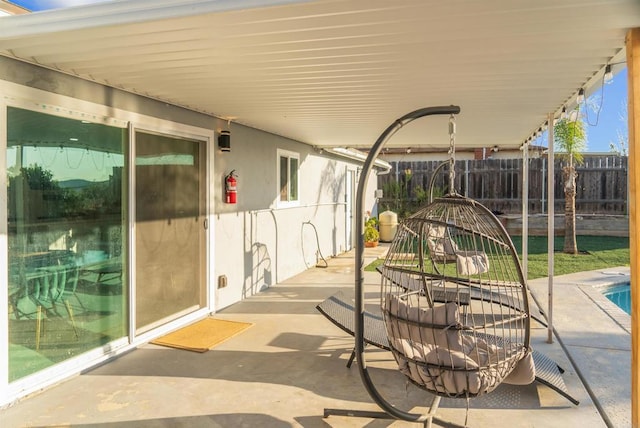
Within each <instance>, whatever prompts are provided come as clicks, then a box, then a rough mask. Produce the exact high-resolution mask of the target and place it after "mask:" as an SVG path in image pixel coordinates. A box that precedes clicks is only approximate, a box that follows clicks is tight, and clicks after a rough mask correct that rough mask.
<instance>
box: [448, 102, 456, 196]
mask: <svg viewBox="0 0 640 428" xmlns="http://www.w3.org/2000/svg"><path fill="white" fill-rule="evenodd" d="M455 166H456V118H455V116H454V115H453V114H452V115H451V116H450V117H449V194H450V195H454V194H455V193H456V190H455V187H454V183H455V180H456V171H455Z"/></svg>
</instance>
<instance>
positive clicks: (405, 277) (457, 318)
mask: <svg viewBox="0 0 640 428" xmlns="http://www.w3.org/2000/svg"><path fill="white" fill-rule="evenodd" d="M459 110H460V109H459V107H456V106H449V107H430V108H426V109H421V110H416V111H414V112H412V113H409V114H407V115H405V116H403V117H402V118H400V119H398V120H396V121H395V122H394V124H392V125H391V126H390V127H389V128H387V130H386V131H385V132H384V133H383V134H382V135H381V136H380V138H379V139H378V141H377V142H376V144H375V145H374V146H373V148H372V150H371V151H370V152H369V156H368V158H367V161H365V166H364V168H363V174H362V177H366V176H367V175H368V172H369V171H370V168H371V164H372V162H373V160H374V159H375V157H377V155H378V153H379V152H380V151H381V148H382V145H383V144H384V142H385V141H386V140H387V139H388V138H389V136H390V135H392V134H393V133H394V132H395V131H397V130H398V129H399V128H400V127H401V126H404V125H405V124H407V123H409V122H410V121H412V120H414V119H417V118H420V117H423V116H427V115H432V114H449V115H450V121H449V134H450V147H449V157H450V159H449V193H448V194H447V195H446V196H444V197H441V198H438V199H436V200H434V201H432V202H430V203H429V204H428V205H427V206H425V207H424V208H422V209H421V210H419V211H418V212H417V213H415V214H413V215H412V216H410V217H408V218H407V219H406V220H404V221H403V222H401V224H400V225H399V226H398V230H397V232H396V235H395V237H394V239H393V241H392V243H391V245H390V247H389V251H388V253H387V256H386V258H385V260H384V263H383V265H382V267H381V268H380V271H381V273H382V280H381V288H380V290H381V292H380V307H381V309H382V313H383V316H384V322H385V327H386V333H387V336H388V339H389V344H390V348H391V350H392V353H393V355H394V357H395V360H396V361H397V363H398V368H399V370H400V371H401V372H402V373H403V374H404V375H405V376H406V377H407V379H408V380H409V381H410V382H412V383H413V384H415V385H417V386H418V387H420V388H422V389H424V390H426V391H428V392H430V393H433V394H434V395H435V396H436V399H435V400H434V402H433V403H432V405H431V408H432V411H431V412H430V413H429V414H426V415H420V414H414V413H408V412H405V411H403V410H400V409H398V407H397V406H395V405H392V404H391V403H388V402H387V401H386V400H385V399H384V398H383V397H382V396H381V395H380V394H379V393H378V391H377V389H376V387H375V385H374V384H373V382H372V381H371V379H370V377H369V374H368V370H367V366H366V359H365V355H364V345H363V343H364V342H363V332H362V329H363V328H364V324H363V319H362V312H363V305H364V302H363V290H362V283H363V274H362V269H360V270H359V271H358V272H356V293H355V294H356V302H355V303H356V319H355V321H356V353H357V358H358V360H359V362H360V364H359V368H360V373H361V377H362V379H363V382H364V384H365V387H366V388H367V390H368V392H369V394H370V395H371V397H372V398H373V399H374V400H375V401H376V403H377V404H378V405H379V406H380V407H381V408H382V409H383V410H384V411H385V412H386V413H387V414H389V415H391V416H393V417H395V418H398V419H404V420H407V421H429V422H430V420H431V418H432V417H433V408H434V406H435V407H437V405H438V403H439V399H440V397H450V398H467V399H468V398H470V397H476V396H480V395H483V394H486V393H489V392H491V391H493V390H494V389H495V388H496V387H498V386H499V385H500V384H501V383H502V382H508V383H514V384H528V383H531V382H533V380H534V379H535V369H534V367H533V360H532V357H531V350H530V348H529V340H530V317H529V301H528V292H527V285H526V281H525V279H524V275H523V273H522V268H521V265H520V261H519V259H518V256H517V253H516V250H515V247H514V245H513V243H512V241H511V239H510V237H509V235H508V234H507V232H506V230H505V229H504V227H503V226H502V224H501V223H500V221H499V220H498V219H497V218H496V217H495V216H494V215H493V214H492V213H491V212H490V211H489V210H488V209H487V208H485V207H484V206H483V205H481V204H480V203H478V202H476V201H474V200H471V199H468V198H466V197H463V196H461V195H458V194H457V193H456V192H455V190H454V183H455V172H454V168H453V167H454V165H455V120H454V114H457V113H458V112H459ZM364 186H366V180H361V182H360V183H359V187H358V195H359V196H358V199H357V206H356V213H357V215H358V218H362V212H363V211H362V209H363V200H362V199H363V198H362V197H361V195H362V193H361V192H363V191H364V188H365V187H364ZM356 232H357V233H358V235H359V236H362V225H360V224H358V225H357V227H356ZM363 255H364V254H363V249H362V243H360V242H359V243H358V246H357V247H356V260H360V262H361V263H360V264H361V265H362V262H363Z"/></svg>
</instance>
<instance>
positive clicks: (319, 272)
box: [0, 246, 630, 428]
mask: <svg viewBox="0 0 640 428" xmlns="http://www.w3.org/2000/svg"><path fill="white" fill-rule="evenodd" d="M384 250H385V247H384V246H381V247H378V248H376V249H367V252H366V257H367V259H368V261H370V260H373V259H374V258H375V257H376V256H377V255H378V254H380V253H381V252H383V251H384ZM627 272H628V270H627ZM623 273H624V270H622V271H620V269H617V270H615V271H614V270H611V272H605V273H602V275H601V276H602V277H603V280H604V279H608V280H609V281H610V282H611V278H615V279H618V278H619V277H620V276H621V275H619V274H623ZM596 276H597V275H596ZM590 278H592V276H587V275H585V276H584V277H577V278H576V280H577V281H578V282H576V281H574V280H573V279H572V278H569V277H567V278H565V277H559V282H562V283H563V284H565V285H566V284H569V285H566V286H564V287H562V286H560V284H557V286H556V289H559V290H562V291H558V292H557V294H556V297H555V298H554V300H555V301H556V302H557V303H556V309H554V317H555V319H556V322H555V324H554V325H555V327H556V330H557V332H558V335H559V337H560V338H561V339H562V341H563V343H564V348H566V349H567V352H565V350H564V348H563V346H561V344H560V342H559V341H558V340H557V339H556V340H554V343H553V344H548V343H546V338H547V329H546V328H544V327H542V326H540V325H539V324H536V323H534V328H533V332H532V345H533V346H534V347H535V349H537V350H538V351H541V352H543V353H545V354H547V355H548V356H549V357H551V358H553V359H554V360H555V361H556V362H557V363H558V364H560V365H561V366H562V367H563V368H564V369H565V370H566V372H565V373H564V374H563V378H564V380H565V383H566V385H567V388H568V390H569V392H570V393H571V394H572V395H573V396H574V397H575V398H577V399H578V400H580V405H579V406H574V405H572V404H571V403H570V402H569V401H568V400H567V399H565V398H564V397H562V396H560V395H559V394H557V393H555V392H554V391H552V390H551V389H549V388H547V387H546V386H543V385H540V384H537V383H535V384H532V385H528V386H524V387H523V386H520V387H514V386H509V385H502V386H500V387H499V388H498V389H497V390H496V391H494V392H493V393H491V394H488V395H486V396H484V397H481V398H478V399H475V400H471V402H470V410H469V415H468V425H469V426H472V427H562V428H567V427H581V428H587V427H589V428H593V427H605V426H615V427H623V426H630V423H628V421H629V420H630V410H629V409H630V398H629V397H630V395H629V394H630V393H629V391H630V386H627V385H626V383H628V382H629V378H630V375H629V361H630V357H629V354H630V352H629V348H630V344H629V343H630V337H629V334H628V333H626V339H625V335H624V333H622V332H621V331H624V329H621V328H620V323H619V322H617V321H615V319H614V318H615V317H613V318H612V317H611V316H610V315H606V316H601V314H600V313H598V315H597V316H596V317H592V316H589V317H588V318H589V319H590V320H591V321H590V322H589V323H588V324H585V323H583V322H580V321H578V320H576V319H575V316H576V314H575V313H574V312H579V313H580V314H582V316H586V315H588V314H589V311H596V310H600V311H601V312H602V313H604V311H602V309H601V308H600V306H598V305H596V304H595V303H594V300H593V298H591V297H589V291H588V290H587V291H586V292H585V291H584V290H583V289H582V287H584V286H591V285H592V284H589V281H590V280H591V279H590ZM572 281H573V282H572ZM353 282H354V259H353V252H350V253H347V254H344V255H341V256H339V257H336V258H333V259H330V260H329V267H328V268H312V269H309V270H307V271H306V272H304V273H302V274H300V275H297V276H295V277H293V278H290V279H288V280H286V281H283V282H282V283H279V284H277V285H275V286H273V287H271V288H269V289H268V290H266V291H264V292H262V293H260V294H258V295H256V296H254V297H251V298H249V299H246V300H245V301H243V302H241V303H238V304H235V305H233V306H231V307H229V308H227V309H225V310H223V311H221V312H219V313H217V314H216V315H215V316H216V317H218V318H222V319H229V320H237V321H244V322H251V323H253V324H254V325H253V326H252V327H251V328H249V329H248V330H246V331H244V332H243V333H241V334H240V335H238V336H236V337H233V338H231V339H229V340H227V341H226V342H224V343H222V344H220V345H219V346H217V347H215V348H214V349H213V350H211V351H209V352H205V353H202V354H200V353H194V352H189V351H183V350H176V349H170V348H164V347H160V346H155V345H151V344H147V345H144V346H141V347H139V348H138V349H136V350H135V351H132V352H129V353H127V354H125V355H123V356H121V357H119V358H117V359H115V360H112V361H110V362H108V363H106V364H104V365H102V366H101V367H98V368H95V369H93V370H90V371H88V372H86V373H84V374H82V375H80V376H76V377H74V378H72V379H69V380H67V381H64V382H62V383H60V384H59V385H56V386H54V387H52V388H49V389H47V390H45V391H43V392H41V393H38V394H34V395H33V396H31V397H27V398H25V399H23V400H21V401H19V402H18V403H15V404H14V405H12V406H10V407H8V408H5V409H4V410H1V411H0V426H2V427H3V428H11V427H110V426H112V427H363V426H366V427H371V428H375V427H404V426H406V427H411V426H420V424H415V423H408V422H402V421H393V420H373V419H363V418H355V417H346V416H344V417H343V416H330V417H328V418H323V409H324V408H326V407H330V408H339V409H357V410H371V411H378V410H379V409H378V407H377V406H376V405H375V404H374V403H373V402H372V400H371V398H370V397H369V395H368V394H367V392H366V391H365V389H364V387H363V385H362V382H361V380H360V375H359V372H358V369H357V367H356V364H357V363H355V364H354V366H352V367H351V369H348V368H347V367H346V366H345V365H346V363H347V360H348V357H349V354H350V352H351V349H352V348H353V338H352V337H350V336H348V335H347V334H345V333H343V332H342V331H341V330H340V329H338V328H337V327H335V326H334V325H333V324H331V323H330V322H329V321H328V320H327V319H326V318H324V317H323V316H322V315H321V314H320V313H319V312H317V311H316V309H315V306H316V304H318V303H319V302H320V301H322V300H324V299H325V298H326V297H328V296H330V295H331V294H333V293H334V292H336V291H338V290H342V291H343V292H344V293H345V294H347V295H349V294H351V295H352V294H353V288H354V287H353ZM365 283H366V285H367V287H368V288H367V289H366V290H367V295H366V297H367V298H371V299H372V300H375V297H374V296H375V293H376V290H377V286H378V284H379V276H378V274H377V273H374V272H365ZM546 284H547V281H546V279H545V280H544V281H542V280H536V281H532V285H531V286H532V289H533V290H534V291H535V292H536V294H537V295H538V296H540V295H541V293H542V294H544V293H546V291H545V287H546ZM575 284H578V285H577V286H574V285H575ZM571 290H573V291H571ZM576 296H577V297H576ZM545 297H546V296H545ZM576 299H577V300H576ZM588 301H589V302H591V303H590V304H591V305H592V306H593V307H591V306H590V307H588V308H587V307H585V304H586V303H585V302H588ZM561 308H562V309H561ZM614 312H615V311H614ZM585 314H586V315H585ZM607 320H608V321H607ZM609 321H612V323H609ZM623 323H624V321H623ZM594 335H595V336H594ZM625 340H626V342H625ZM625 343H626V345H625ZM625 346H626V348H625ZM571 361H573V362H575V363H577V367H574V366H573V365H572V363H571ZM367 363H368V366H369V367H370V372H371V374H372V377H373V380H374V382H375V383H376V385H377V387H378V389H379V390H380V391H381V393H382V394H383V395H384V396H385V397H386V399H388V400H389V401H391V402H393V403H396V404H397V406H398V407H400V408H403V409H405V410H411V409H413V410H412V411H416V412H417V411H420V410H424V409H425V406H426V405H427V403H429V402H430V398H431V396H430V395H429V394H427V393H425V392H423V391H421V390H419V389H418V388H416V387H414V386H412V385H407V383H406V381H405V379H404V377H403V376H402V375H401V374H400V373H399V372H398V371H397V370H395V363H394V361H393V358H392V356H391V354H390V353H388V352H386V351H381V350H378V349H374V348H368V351H367ZM581 378H582V379H584V380H585V382H586V383H587V384H586V386H585V384H583V381H582V380H581ZM625 387H626V390H625ZM588 390H590V391H592V393H594V394H595V395H594V396H597V397H602V399H600V398H599V399H598V400H597V401H596V402H594V401H593V400H592V398H591V396H590V395H589V393H588ZM625 394H627V395H625ZM465 408H466V401H465V400H457V401H454V400H448V399H447V400H445V399H443V401H442V403H441V405H440V408H439V410H438V413H437V419H436V420H435V421H434V422H435V423H434V425H435V426H462V425H464V422H465V414H466V410H465ZM601 411H602V412H604V413H603V415H604V416H603V415H601ZM625 412H626V414H625ZM625 418H626V419H625ZM444 421H446V422H444ZM625 421H627V423H625Z"/></svg>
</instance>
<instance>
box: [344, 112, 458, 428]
mask: <svg viewBox="0 0 640 428" xmlns="http://www.w3.org/2000/svg"><path fill="white" fill-rule="evenodd" d="M458 113H460V107H458V106H439V107H426V108H423V109H419V110H415V111H413V112H411V113H408V114H406V115H404V116H402V117H401V118H399V119H396V121H395V122H393V124H391V125H390V126H389V127H388V128H387V129H386V130H385V131H384V132H383V133H382V134H381V135H380V137H378V140H377V141H376V142H375V143H374V145H373V146H372V147H371V150H370V151H369V154H368V155H367V159H366V160H365V162H364V165H363V167H362V174H361V175H360V180H359V181H358V191H357V194H356V237H357V239H358V240H357V242H356V259H355V262H356V269H355V348H356V357H357V359H358V369H359V371H360V378H361V379H362V383H363V384H364V386H365V389H366V390H367V392H368V393H369V395H370V396H371V398H372V399H373V400H374V401H375V402H376V404H378V406H380V408H381V409H382V410H384V411H385V412H386V413H387V414H389V415H391V416H393V417H394V418H397V419H402V420H405V421H410V422H424V421H427V420H428V419H429V418H430V417H432V415H431V416H430V415H428V414H427V415H422V414H416V413H408V412H405V411H403V410H400V409H398V408H397V407H395V406H394V405H393V404H391V403H389V402H388V401H387V400H385V399H384V397H382V395H380V393H379V392H378V390H377V389H376V387H375V385H374V383H373V381H372V380H371V377H370V376H369V372H368V369H367V361H366V359H365V356H364V345H365V343H364V287H363V283H364V199H365V191H366V188H367V180H368V179H369V174H371V170H372V168H373V163H374V161H375V159H376V158H377V157H378V154H380V151H381V150H382V147H383V146H384V143H385V142H386V141H387V140H388V139H389V138H390V137H391V136H392V135H393V134H395V133H396V132H397V131H398V130H400V128H402V127H403V126H404V125H406V124H408V123H409V122H412V121H413V120H415V119H418V118H421V117H424V116H429V115H445V114H446V115H451V114H458Z"/></svg>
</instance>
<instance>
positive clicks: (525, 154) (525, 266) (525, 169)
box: [521, 141, 529, 280]
mask: <svg viewBox="0 0 640 428" xmlns="http://www.w3.org/2000/svg"><path fill="white" fill-rule="evenodd" d="M521 233H522V271H523V273H524V278H525V279H527V280H528V279H529V141H525V143H524V144H523V145H522V232H521Z"/></svg>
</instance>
